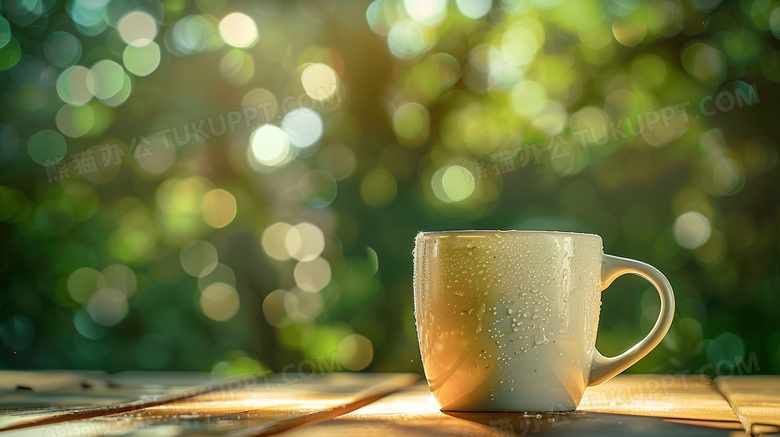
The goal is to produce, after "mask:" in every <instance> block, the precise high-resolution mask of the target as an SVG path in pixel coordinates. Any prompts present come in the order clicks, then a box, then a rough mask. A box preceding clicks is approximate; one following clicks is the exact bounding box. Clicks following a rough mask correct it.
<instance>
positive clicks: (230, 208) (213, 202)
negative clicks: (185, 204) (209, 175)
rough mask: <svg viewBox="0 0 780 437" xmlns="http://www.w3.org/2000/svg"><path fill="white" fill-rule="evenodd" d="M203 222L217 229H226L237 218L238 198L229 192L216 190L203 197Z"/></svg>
mask: <svg viewBox="0 0 780 437" xmlns="http://www.w3.org/2000/svg"><path fill="white" fill-rule="evenodd" d="M202 206H203V221H205V222H206V224H207V225H209V226H211V227H212V228H215V229H220V228H224V227H225V226H227V225H229V224H230V222H232V221H233V218H235V216H236V210H237V208H236V198H235V196H233V195H232V194H230V192H229V191H226V190H223V189H221V188H216V189H213V190H211V191H209V192H208V193H206V195H205V196H203V205H202Z"/></svg>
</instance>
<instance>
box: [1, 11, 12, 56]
mask: <svg viewBox="0 0 780 437" xmlns="http://www.w3.org/2000/svg"><path fill="white" fill-rule="evenodd" d="M9 41H11V24H10V23H8V20H6V19H5V17H3V16H2V15H0V49H2V48H3V47H5V46H6V44H8V42H9Z"/></svg>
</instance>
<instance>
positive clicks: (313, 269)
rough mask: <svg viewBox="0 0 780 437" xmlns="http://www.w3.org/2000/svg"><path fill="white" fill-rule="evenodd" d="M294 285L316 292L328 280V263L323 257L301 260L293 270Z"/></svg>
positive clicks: (329, 275) (329, 273)
mask: <svg viewBox="0 0 780 437" xmlns="http://www.w3.org/2000/svg"><path fill="white" fill-rule="evenodd" d="M293 276H294V278H295V285H297V286H298V288H300V289H301V290H303V291H308V292H312V293H314V292H317V291H320V290H322V289H323V288H325V286H326V285H328V283H329V282H330V277H331V272H330V264H329V263H328V261H327V260H326V259H324V258H319V257H318V258H315V259H313V260H311V261H301V262H299V263H298V264H296V265H295V269H294V270H293Z"/></svg>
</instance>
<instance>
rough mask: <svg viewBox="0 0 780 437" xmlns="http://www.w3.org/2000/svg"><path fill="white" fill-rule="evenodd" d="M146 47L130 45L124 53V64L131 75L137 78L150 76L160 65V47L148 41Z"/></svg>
mask: <svg viewBox="0 0 780 437" xmlns="http://www.w3.org/2000/svg"><path fill="white" fill-rule="evenodd" d="M146 42H147V43H146V44H144V45H133V44H130V45H128V46H127V47H125V51H124V53H122V62H123V63H124V64H125V68H127V71H129V72H130V73H133V74H134V75H136V76H148V75H149V74H151V73H152V72H153V71H154V70H156V69H157V67H158V66H159V65H160V46H158V45H157V43H155V42H154V41H148V40H146Z"/></svg>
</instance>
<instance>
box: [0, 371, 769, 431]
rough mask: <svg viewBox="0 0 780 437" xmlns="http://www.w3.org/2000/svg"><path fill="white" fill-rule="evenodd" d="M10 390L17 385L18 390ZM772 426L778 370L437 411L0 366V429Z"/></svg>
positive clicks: (291, 387) (362, 397)
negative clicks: (544, 403)
mask: <svg viewBox="0 0 780 437" xmlns="http://www.w3.org/2000/svg"><path fill="white" fill-rule="evenodd" d="M18 387H20V388H18ZM747 432H750V433H752V435H762V434H765V435H771V434H776V433H780V377H774V376H760V377H759V376H744V377H743V376H734V377H731V378H725V379H717V380H716V381H714V382H713V381H711V380H710V379H709V378H707V377H706V376H699V375H621V376H618V377H616V378H613V379H612V380H610V381H608V382H606V383H604V384H602V385H600V386H596V387H590V388H588V390H587V391H586V392H585V396H584V397H583V400H582V402H581V404H580V407H579V408H578V409H577V411H575V412H571V413H555V414H552V413H546V414H545V413H541V414H536V413H530V414H527V413H455V412H441V411H440V410H439V408H438V406H437V405H436V402H435V401H434V399H433V397H432V396H431V394H430V391H429V390H428V387H427V385H426V384H425V382H424V381H421V380H419V377H418V376H416V375H411V374H354V373H332V374H326V375H320V376H316V377H311V378H306V379H304V378H301V377H295V378H290V377H287V376H285V375H274V376H269V377H265V376H261V375H247V376H244V377H240V378H233V379H228V380H224V381H219V382H216V383H215V382H213V381H211V380H210V377H209V376H208V375H202V374H186V373H143V372H128V373H123V374H117V375H110V376H107V375H102V374H96V373H68V374H62V373H60V374H55V373H50V372H47V373H29V372H0V437H22V436H24V437H27V436H31V437H32V436H35V437H38V436H49V437H93V436H94V437H98V436H105V435H111V436H117V435H120V436H133V437H142V436H144V437H147V436H160V437H163V436H166V437H167V436H196V435H197V436H216V435H220V436H235V437H238V436H241V437H243V436H262V435H272V434H273V435H285V436H295V437H307V436H320V435H337V436H339V437H346V436H364V435H379V436H444V435H457V436H486V437H488V436H491V437H492V436H501V437H509V436H525V435H529V434H556V435H648V436H650V435H652V436H656V435H685V436H688V435H694V436H697V435H701V436H729V437H737V436H740V435H742V436H744V435H749V434H747Z"/></svg>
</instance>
